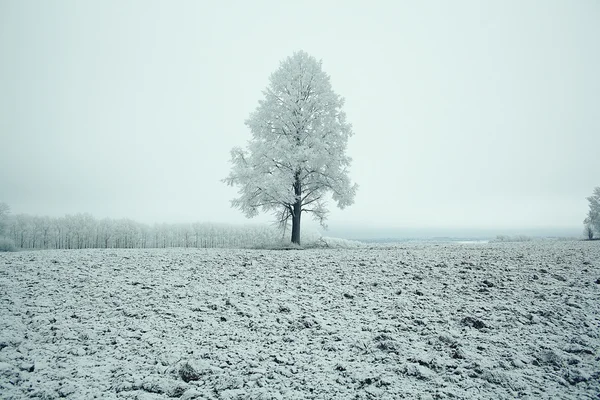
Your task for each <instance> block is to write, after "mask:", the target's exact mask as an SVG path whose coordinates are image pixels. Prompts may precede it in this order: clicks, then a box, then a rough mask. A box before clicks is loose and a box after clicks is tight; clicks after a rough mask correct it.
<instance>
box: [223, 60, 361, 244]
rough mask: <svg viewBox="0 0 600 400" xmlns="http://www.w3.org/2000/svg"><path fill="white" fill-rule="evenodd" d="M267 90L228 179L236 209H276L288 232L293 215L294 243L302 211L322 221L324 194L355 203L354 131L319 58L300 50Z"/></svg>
mask: <svg viewBox="0 0 600 400" xmlns="http://www.w3.org/2000/svg"><path fill="white" fill-rule="evenodd" d="M263 94H264V96H265V98H264V100H261V101H259V105H258V108H257V109H256V111H255V112H254V113H252V114H251V115H250V118H248V120H247V121H246V125H247V126H248V128H250V131H251V133H252V139H251V140H250V142H249V144H248V149H247V150H243V149H241V148H239V147H236V148H234V149H233V150H232V151H231V163H232V164H233V168H232V170H231V173H230V174H229V176H228V177H227V178H226V179H225V180H224V181H225V182H226V183H227V184H229V185H230V186H239V187H240V188H239V192H238V193H239V197H238V198H236V199H234V200H232V202H231V203H232V206H233V207H236V208H239V209H240V210H241V211H242V212H243V213H244V214H245V215H246V216H247V217H249V218H251V217H254V216H256V215H258V213H259V210H262V211H263V212H272V213H273V214H274V215H275V216H276V218H277V222H279V223H280V224H281V226H282V227H283V229H284V230H285V228H286V227H287V225H288V222H289V220H290V219H291V220H292V243H296V244H300V216H301V214H302V213H303V212H307V213H312V215H313V217H314V218H315V219H316V220H318V221H319V222H320V223H321V225H323V226H324V223H325V220H326V218H327V212H328V211H327V207H326V195H328V194H331V195H332V198H333V200H334V201H335V202H337V205H338V207H339V208H342V209H343V208H344V207H346V206H349V205H351V204H352V203H353V202H354V196H355V193H356V189H357V185H356V184H354V185H353V184H352V183H351V182H350V179H349V177H348V168H349V166H350V162H351V159H350V157H348V156H346V154H345V153H346V147H347V143H348V138H349V137H350V136H351V135H352V129H351V125H350V124H349V123H347V122H346V115H345V113H344V112H342V111H341V108H342V106H343V104H344V100H343V99H342V98H341V97H340V96H338V95H337V94H335V93H334V92H333V90H332V89H331V84H330V82H329V76H328V75H327V74H326V73H325V72H323V70H322V69H321V62H320V61H317V60H316V59H315V58H314V57H311V56H309V55H308V54H307V53H305V52H303V51H299V52H297V53H294V55H292V56H291V57H288V58H287V59H286V60H284V61H283V62H282V63H281V65H280V66H279V69H278V70H277V71H275V73H273V74H272V75H271V77H270V84H269V86H268V87H267V89H266V90H265V91H264V92H263Z"/></svg>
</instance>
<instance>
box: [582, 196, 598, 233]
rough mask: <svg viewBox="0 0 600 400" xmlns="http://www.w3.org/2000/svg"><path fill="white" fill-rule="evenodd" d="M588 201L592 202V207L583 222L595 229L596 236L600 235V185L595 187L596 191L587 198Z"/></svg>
mask: <svg viewBox="0 0 600 400" xmlns="http://www.w3.org/2000/svg"><path fill="white" fill-rule="evenodd" d="M587 201H588V202H589V203H590V209H589V211H588V215H587V217H586V218H585V220H584V221H583V223H584V224H585V225H586V226H587V227H590V228H591V229H593V232H595V233H596V236H600V186H598V187H596V188H594V193H593V194H592V195H591V196H590V197H588V198H587ZM592 236H593V234H592Z"/></svg>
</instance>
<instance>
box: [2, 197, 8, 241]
mask: <svg viewBox="0 0 600 400" xmlns="http://www.w3.org/2000/svg"><path fill="white" fill-rule="evenodd" d="M8 213H10V206H9V205H8V204H6V203H3V202H0V236H2V235H3V234H4V225H5V223H6V222H5V220H6V216H7V215H8Z"/></svg>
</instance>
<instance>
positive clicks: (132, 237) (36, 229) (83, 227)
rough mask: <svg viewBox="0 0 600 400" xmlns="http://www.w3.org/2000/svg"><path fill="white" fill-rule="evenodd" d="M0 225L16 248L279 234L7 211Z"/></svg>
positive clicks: (204, 244)
mask: <svg viewBox="0 0 600 400" xmlns="http://www.w3.org/2000/svg"><path fill="white" fill-rule="evenodd" d="M0 229H2V231H3V232H0V236H1V235H2V234H3V236H4V237H5V238H7V239H8V240H11V241H12V242H14V245H15V247H16V248H18V249H89V248H166V247H195V248H213V247H222V248H231V247H235V248H240V247H242V248H243V247H268V246H272V245H274V244H276V243H279V242H280V241H281V236H282V234H281V231H279V230H277V229H275V228H273V227H269V226H262V225H244V226H234V225H225V224H209V223H192V224H166V223H163V224H153V225H148V224H144V223H140V222H136V221H133V220H131V219H127V218H124V219H110V218H104V219H100V220H98V219H96V218H94V217H93V216H92V215H90V214H75V215H66V216H64V217H59V218H54V217H45V216H44V217H42V216H34V215H28V214H17V215H11V214H6V213H5V215H4V217H3V221H2V226H1V227H0Z"/></svg>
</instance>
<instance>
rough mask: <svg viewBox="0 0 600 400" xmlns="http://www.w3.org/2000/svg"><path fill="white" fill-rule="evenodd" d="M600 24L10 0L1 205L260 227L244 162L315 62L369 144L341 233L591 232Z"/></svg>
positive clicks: (574, 8)
mask: <svg viewBox="0 0 600 400" xmlns="http://www.w3.org/2000/svg"><path fill="white" fill-rule="evenodd" d="M367 4H370V5H367ZM599 21H600V2H598V1H595V0H580V1H569V0H564V1H542V0H540V1H504V0H502V1H475V0H474V1H452V2H450V1H439V2H437V1H423V2H416V1H405V2H403V1H389V2H386V1H375V2H370V3H367V2H364V1H356V2H349V1H343V2H342V1H312V2H311V1H302V2H298V1H295V2H291V1H289V2H288V1H269V2H264V1H262V2H261V1H252V2H250V1H249V2H246V1H238V2H233V1H222V2H209V1H189V2H186V1H168V2H167V1H161V2H159V1H125V2H121V1H47V2H46V1H6V0H0V58H1V62H0V146H1V150H0V201H4V202H7V203H8V204H9V205H10V206H11V207H12V211H13V213H30V214H39V215H52V216H61V215H64V214H73V213H78V212H89V213H91V214H93V215H94V216H96V217H99V218H102V217H114V218H120V217H130V218H133V219H136V220H140V221H143V222H163V221H164V222H184V221H188V222H192V221H206V222H209V221H210V222H225V223H245V222H247V220H246V219H245V217H244V216H243V215H242V213H241V212H239V211H238V210H236V209H232V208H230V204H229V201H230V200H231V199H232V198H233V197H235V196H236V189H234V188H230V187H227V186H226V185H225V184H223V183H222V182H221V179H222V178H224V177H226V176H227V174H228V172H229V168H230V164H229V151H230V149H231V148H232V147H233V146H243V145H245V143H246V141H247V140H248V139H249V138H250V132H249V130H248V129H247V128H246V126H245V125H244V121H245V120H246V118H247V117H248V116H249V114H250V113H251V112H252V111H253V110H254V109H255V108H256V106H257V105H258V100H259V99H261V98H262V90H263V89H265V88H266V86H267V84H268V77H269V75H270V74H271V73H272V72H274V71H275V70H276V69H277V67H278V66H279V62H280V61H281V60H283V59H284V58H286V57H288V56H290V55H292V53H293V52H294V51H297V50H301V49H302V50H305V51H307V52H308V53H309V54H311V55H313V56H315V57H316V58H317V59H322V60H323V69H324V70H325V72H326V73H328V74H329V75H330V76H331V83H332V86H333V89H334V91H336V93H338V94H340V95H341V96H343V97H345V99H346V105H345V108H344V110H345V111H346V113H347V117H348V120H349V122H351V123H352V124H353V127H354V132H355V135H354V136H353V137H352V138H351V140H350V143H349V148H348V152H349V155H350V156H351V157H353V159H354V161H353V165H352V169H351V178H352V179H353V181H356V182H357V183H358V184H359V185H360V188H359V191H358V194H357V196H356V202H355V204H354V205H353V206H351V207H349V208H347V209H346V210H343V211H339V210H335V209H332V213H331V217H330V220H329V225H330V227H331V228H332V230H334V231H339V229H340V227H344V226H349V225H352V226H354V227H356V226H365V227H368V228H369V229H372V228H378V227H381V228H382V229H383V228H407V229H409V228H410V229H414V228H440V229H441V228H457V229H463V228H489V229H504V228H543V227H560V228H574V229H577V230H580V229H581V228H582V220H583V218H584V217H585V214H586V212H587V201H586V200H585V197H586V196H589V195H591V193H592V190H593V188H594V187H595V186H599V185H600V154H599V151H600V72H599V71H600V23H599ZM332 207H333V204H332ZM270 220H271V216H268V215H267V216H262V217H259V218H257V219H255V222H262V221H265V222H266V221H270Z"/></svg>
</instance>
